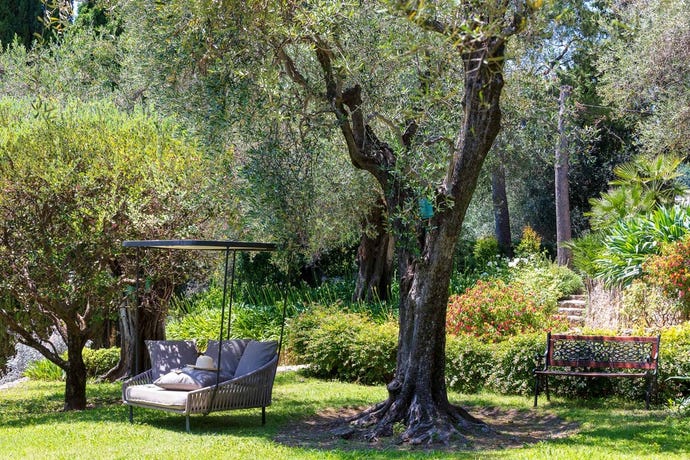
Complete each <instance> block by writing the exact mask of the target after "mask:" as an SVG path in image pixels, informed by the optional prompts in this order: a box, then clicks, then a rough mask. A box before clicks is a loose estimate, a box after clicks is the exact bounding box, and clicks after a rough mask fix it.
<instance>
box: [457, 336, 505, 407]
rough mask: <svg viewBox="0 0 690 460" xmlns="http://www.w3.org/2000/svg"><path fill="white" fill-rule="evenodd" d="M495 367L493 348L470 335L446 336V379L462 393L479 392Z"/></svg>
mask: <svg viewBox="0 0 690 460" xmlns="http://www.w3.org/2000/svg"><path fill="white" fill-rule="evenodd" d="M492 367H493V350H492V347H490V346H489V345H488V344H486V343H485V342H482V341H481V340H479V339H478V338H476V337H473V336H469V335H461V336H448V337H447V338H446V381H447V384H448V388H450V389H452V390H455V391H458V392H460V393H470V394H471V393H478V392H479V391H481V390H482V388H483V387H484V385H485V383H486V379H487V377H488V376H489V374H490V373H491V370H492Z"/></svg>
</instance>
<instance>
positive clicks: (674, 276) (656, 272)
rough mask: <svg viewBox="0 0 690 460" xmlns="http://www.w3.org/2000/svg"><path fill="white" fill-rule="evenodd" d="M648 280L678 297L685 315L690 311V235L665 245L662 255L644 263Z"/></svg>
mask: <svg viewBox="0 0 690 460" xmlns="http://www.w3.org/2000/svg"><path fill="white" fill-rule="evenodd" d="M644 271H645V272H646V273H647V280H649V282H650V283H652V284H654V285H656V286H659V287H660V288H661V289H662V290H663V292H664V293H665V294H666V295H668V296H669V297H671V298H674V299H678V301H679V302H680V304H681V305H682V308H683V312H682V314H683V317H684V318H685V319H687V318H688V314H689V313H690V237H687V236H686V237H684V238H683V239H681V240H678V241H675V242H673V243H669V244H667V245H665V246H664V247H663V249H662V251H661V254H660V255H654V256H651V257H650V258H649V259H647V261H646V263H645V264H644Z"/></svg>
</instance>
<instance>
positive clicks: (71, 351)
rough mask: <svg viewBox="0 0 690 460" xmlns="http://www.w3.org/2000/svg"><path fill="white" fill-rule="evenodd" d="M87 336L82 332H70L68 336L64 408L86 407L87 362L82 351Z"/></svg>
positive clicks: (77, 408) (82, 408)
mask: <svg viewBox="0 0 690 460" xmlns="http://www.w3.org/2000/svg"><path fill="white" fill-rule="evenodd" d="M85 345H86V338H85V336H84V335H82V334H74V333H72V334H70V335H69V336H68V337H67V362H66V363H65V367H64V368H63V369H64V371H65V405H64V410H84V409H86V364H84V358H83V357H82V351H83V350H84V346H85Z"/></svg>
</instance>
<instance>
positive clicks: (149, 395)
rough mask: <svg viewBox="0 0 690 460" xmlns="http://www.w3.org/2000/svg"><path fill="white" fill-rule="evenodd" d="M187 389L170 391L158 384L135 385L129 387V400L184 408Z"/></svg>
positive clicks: (149, 404) (127, 394) (169, 407)
mask: <svg viewBox="0 0 690 460" xmlns="http://www.w3.org/2000/svg"><path fill="white" fill-rule="evenodd" d="M187 394H188V392H187V391H168V390H165V389H163V388H161V387H159V386H157V385H154V384H148V385H133V386H131V387H127V390H126V392H125V398H126V400H127V402H132V403H137V404H144V405H148V406H156V407H165V408H168V409H177V410H184V409H185V407H186V405H187Z"/></svg>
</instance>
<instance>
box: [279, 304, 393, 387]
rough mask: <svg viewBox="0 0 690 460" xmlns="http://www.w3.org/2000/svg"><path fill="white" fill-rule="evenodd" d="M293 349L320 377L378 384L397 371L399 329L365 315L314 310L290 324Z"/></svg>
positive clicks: (291, 346) (311, 370) (313, 372)
mask: <svg viewBox="0 0 690 460" xmlns="http://www.w3.org/2000/svg"><path fill="white" fill-rule="evenodd" d="M289 330H290V339H289V340H290V348H291V350H292V352H293V353H294V354H295V355H296V357H297V359H298V360H299V361H301V362H305V363H309V364H310V366H309V373H311V374H312V375H314V376H316V377H320V378H329V379H339V380H344V381H352V382H360V383H363V384H376V383H384V382H388V381H390V380H391V379H392V377H393V372H394V370H395V354H396V350H397V340H398V329H397V325H396V324H395V323H393V322H391V321H387V322H383V323H375V322H373V321H371V319H370V318H369V317H367V315H365V314H363V313H344V312H341V311H335V310H328V309H319V308H317V309H314V310H312V311H310V312H308V313H304V314H302V315H299V316H298V317H296V318H294V319H293V320H292V321H291V322H290V327H289Z"/></svg>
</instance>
